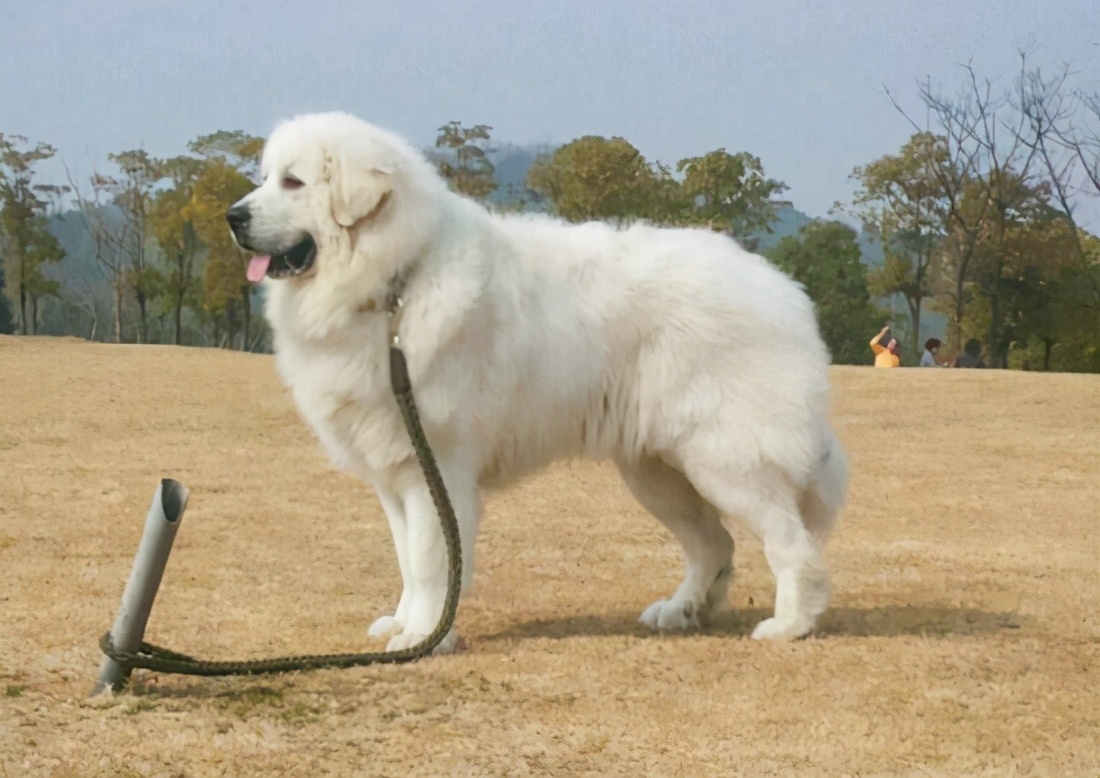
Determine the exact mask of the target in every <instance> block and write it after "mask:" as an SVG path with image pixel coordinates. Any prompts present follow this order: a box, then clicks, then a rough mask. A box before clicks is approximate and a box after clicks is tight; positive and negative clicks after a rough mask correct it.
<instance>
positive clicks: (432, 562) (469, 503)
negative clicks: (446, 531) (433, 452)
mask: <svg viewBox="0 0 1100 778" xmlns="http://www.w3.org/2000/svg"><path fill="white" fill-rule="evenodd" d="M444 482H445V484H446V487H447V493H448V496H449V497H450V499H451V504H452V507H453V508H454V511H455V516H456V518H457V519H458V525H459V532H460V535H461V544H462V564H463V576H462V578H463V588H464V589H465V587H466V585H467V584H468V583H469V581H470V580H471V577H472V573H473V560H474V554H473V550H474V542H475V539H476V534H477V524H478V519H479V518H480V515H479V514H480V496H479V493H478V488H477V483H476V481H474V480H473V479H472V478H469V477H462V476H460V475H458V474H457V473H456V472H455V471H454V470H451V471H450V472H449V473H448V472H446V471H445V472H444ZM402 507H403V508H404V518H405V553H406V563H405V567H404V573H403V574H404V575H405V595H407V596H408V612H407V616H406V619H405V621H404V629H403V630H402V631H401V633H400V634H398V635H395V636H394V637H393V638H391V639H390V642H389V645H387V649H388V650H390V651H395V650H399V649H403V648H408V647H409V646H415V645H416V644H418V643H421V642H423V641H424V640H425V639H426V638H427V637H428V635H429V634H431V633H432V632H433V631H434V630H435V627H436V625H437V624H438V623H439V619H440V617H441V616H442V614H443V605H444V603H445V601H446V599H447V584H448V570H449V568H448V564H447V543H446V541H445V539H444V537H443V529H442V527H441V525H440V522H439V515H438V513H437V512H436V509H435V504H434V503H433V502H432V497H431V493H430V492H429V491H428V487H427V484H425V483H424V482H423V481H422V480H421V479H418V480H417V482H416V483H414V484H412V485H410V486H409V487H408V488H406V489H405V490H404V491H403V493H402ZM405 595H403V596H402V601H404V600H405ZM456 639H457V638H456V633H455V630H454V629H453V628H452V629H451V631H450V632H449V633H448V634H447V637H446V638H444V640H443V642H442V643H440V644H439V646H437V647H436V649H435V653H449V652H451V651H453V650H454V648H455V644H456Z"/></svg>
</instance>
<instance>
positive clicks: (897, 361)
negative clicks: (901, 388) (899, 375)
mask: <svg viewBox="0 0 1100 778" xmlns="http://www.w3.org/2000/svg"><path fill="white" fill-rule="evenodd" d="M889 331H890V327H889V326H886V327H883V328H882V331H881V332H879V334H878V335H875V337H873V338H871V351H873V352H875V367H901V357H899V356H898V341H897V338H890V340H889V342H888V343H887V344H886V346H883V345H882V344H881V343H879V341H881V340H882V338H883V337H884V336H885V335H886V333H887V332H889Z"/></svg>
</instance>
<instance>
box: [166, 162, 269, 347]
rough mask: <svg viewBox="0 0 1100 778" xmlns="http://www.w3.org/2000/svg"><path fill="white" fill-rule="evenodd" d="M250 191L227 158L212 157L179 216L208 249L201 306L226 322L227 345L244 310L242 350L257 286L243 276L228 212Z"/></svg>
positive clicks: (247, 344)
mask: <svg viewBox="0 0 1100 778" xmlns="http://www.w3.org/2000/svg"><path fill="white" fill-rule="evenodd" d="M251 190H252V182H251V181H249V180H248V179H247V178H246V177H245V176H244V174H243V173H242V172H241V171H240V170H238V169H237V168H235V167H234V166H233V165H231V164H230V163H229V162H228V161H227V160H225V159H223V158H213V159H211V160H210V161H209V162H208V163H207V164H206V165H205V166H204V167H203V169H202V172H201V173H200V174H199V175H198V176H197V177H196V178H195V181H194V183H193V185H192V189H191V198H190V200H189V202H188V203H187V205H186V206H184V208H183V209H182V211H181V214H180V218H181V219H183V220H185V221H186V222H189V223H190V224H191V228H192V229H193V230H194V234H195V236H196V237H197V238H198V240H200V241H201V242H202V244H203V246H204V247H205V249H206V264H205V267H204V270H203V276H202V294H201V300H202V302H201V307H202V309H203V311H204V312H205V313H207V314H209V315H211V316H213V317H215V318H218V317H224V318H225V322H226V338H225V340H226V342H228V343H232V341H233V335H234V333H235V331H236V327H237V319H236V314H237V311H238V309H241V310H242V311H243V329H242V332H241V348H242V350H247V349H249V348H250V344H251V340H250V338H251V321H252V316H251V314H252V310H251V304H250V296H251V292H252V287H251V284H249V282H248V279H247V278H246V277H245V274H244V255H243V254H242V253H241V250H240V249H239V248H238V247H237V244H236V243H234V242H233V238H232V237H231V235H230V233H229V229H228V228H227V227H226V224H225V212H226V210H227V209H228V208H229V206H231V205H232V204H233V203H235V202H237V201H238V200H240V199H241V198H242V197H244V196H245V195H246V194H248V192H250V191H251Z"/></svg>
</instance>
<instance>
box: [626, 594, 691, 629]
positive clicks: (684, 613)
mask: <svg viewBox="0 0 1100 778" xmlns="http://www.w3.org/2000/svg"><path fill="white" fill-rule="evenodd" d="M639 621H641V622H642V623H643V624H645V625H646V626H648V627H651V628H653V629H659V630H686V629H698V628H699V613H698V609H697V608H696V607H695V605H694V603H692V602H690V601H685V600H677V599H676V598H675V597H673V598H672V599H671V600H657V602H655V603H653V604H652V605H650V606H649V607H648V608H646V609H645V610H644V611H642V617H641V619H639Z"/></svg>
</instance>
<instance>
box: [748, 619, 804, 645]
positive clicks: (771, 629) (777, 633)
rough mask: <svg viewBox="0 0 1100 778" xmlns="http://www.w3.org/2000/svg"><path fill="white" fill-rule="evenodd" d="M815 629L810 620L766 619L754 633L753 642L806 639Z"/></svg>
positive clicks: (758, 625)
mask: <svg viewBox="0 0 1100 778" xmlns="http://www.w3.org/2000/svg"><path fill="white" fill-rule="evenodd" d="M813 628H814V625H813V622H812V621H810V620H808V619H787V620H784V621H780V620H779V619H776V618H774V617H773V618H770V619H764V620H763V621H762V622H760V623H759V624H757V625H756V629H754V630H753V631H752V637H753V640H794V639H795V638H801V637H805V636H806V635H808V634H810V630H812V629H813Z"/></svg>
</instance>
